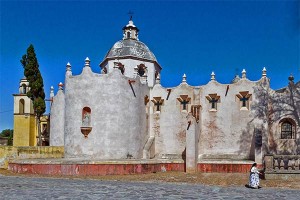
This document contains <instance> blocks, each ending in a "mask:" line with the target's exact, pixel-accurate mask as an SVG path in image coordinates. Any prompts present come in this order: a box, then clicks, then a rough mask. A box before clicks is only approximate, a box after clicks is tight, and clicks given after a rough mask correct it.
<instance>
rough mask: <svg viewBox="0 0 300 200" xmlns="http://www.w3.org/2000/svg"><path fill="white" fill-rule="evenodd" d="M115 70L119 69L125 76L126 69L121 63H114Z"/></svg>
mask: <svg viewBox="0 0 300 200" xmlns="http://www.w3.org/2000/svg"><path fill="white" fill-rule="evenodd" d="M114 68H118V69H119V70H120V71H121V73H122V74H124V72H125V67H124V65H123V64H122V63H120V62H115V63H114Z"/></svg>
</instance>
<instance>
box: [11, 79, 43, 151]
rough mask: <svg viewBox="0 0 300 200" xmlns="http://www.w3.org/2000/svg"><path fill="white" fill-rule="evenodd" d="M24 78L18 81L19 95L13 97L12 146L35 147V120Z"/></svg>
mask: <svg viewBox="0 0 300 200" xmlns="http://www.w3.org/2000/svg"><path fill="white" fill-rule="evenodd" d="M28 85H29V82H28V81H27V80H26V78H25V77H24V78H22V79H21V80H20V86H19V94H13V96H14V138H13V146H36V144H37V132H38V131H37V120H36V118H35V115H34V110H33V105H32V101H31V100H30V98H28V97H27V95H26V93H27V92H28V91H29V90H30V88H29V86H28Z"/></svg>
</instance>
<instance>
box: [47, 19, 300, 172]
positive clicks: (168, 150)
mask: <svg viewBox="0 0 300 200" xmlns="http://www.w3.org/2000/svg"><path fill="white" fill-rule="evenodd" d="M138 33H139V29H138V28H137V27H136V26H135V25H134V23H133V21H132V19H130V21H129V23H128V24H127V25H126V26H125V27H124V28H123V38H122V39H121V40H119V41H117V42H116V43H115V44H114V45H113V46H112V48H111V49H110V50H109V51H108V53H107V54H106V56H105V57H104V59H103V61H102V62H101V63H100V64H99V66H100V69H99V73H96V72H93V71H92V70H91V68H90V60H89V58H86V60H85V64H84V67H83V69H82V73H81V74H78V75H75V74H73V73H72V67H71V64H70V63H68V64H67V66H66V72H65V82H64V84H62V83H60V84H59V90H58V92H57V93H56V95H54V89H53V87H52V89H51V95H50V96H51V98H52V106H51V117H50V121H51V123H50V133H51V134H50V145H51V146H64V148H65V149H64V150H65V158H91V159H103V160H110V159H147V160H148V159H154V160H155V159H156V160H160V159H169V160H172V159H184V160H185V161H186V163H187V168H190V169H191V170H192V169H195V168H197V165H199V164H201V163H202V164H205V163H213V162H218V161H221V162H239V161H255V162H257V163H258V164H263V162H264V156H266V155H274V156H275V155H299V154H300V137H299V136H300V119H299V115H300V82H298V83H294V78H293V77H292V76H291V77H289V78H288V80H287V83H288V86H287V87H285V88H282V89H280V90H272V89H271V88H270V80H269V78H268V77H267V70H266V69H265V68H263V69H262V72H261V79H259V80H257V81H251V80H249V79H247V74H246V71H245V70H243V71H242V74H241V77H239V76H236V77H235V78H234V79H233V80H232V82H231V83H228V84H221V83H219V82H218V81H217V80H216V78H215V74H214V72H212V74H211V80H210V81H209V82H208V83H207V84H206V85H200V86H190V85H189V84H188V79H187V77H186V76H185V75H183V77H182V82H181V84H180V85H178V86H176V87H172V88H165V87H163V86H162V85H161V84H160V79H161V78H168V77H160V71H161V69H162V67H161V66H160V64H159V62H158V61H157V59H156V57H155V56H154V54H153V53H152V52H151V50H150V49H149V48H148V47H147V46H146V45H145V44H144V43H143V42H141V41H140V40H139V34H138ZM297 162H298V161H297ZM299 162H300V161H299ZM298 167H299V164H298Z"/></svg>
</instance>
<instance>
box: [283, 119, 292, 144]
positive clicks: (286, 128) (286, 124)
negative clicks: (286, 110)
mask: <svg viewBox="0 0 300 200" xmlns="http://www.w3.org/2000/svg"><path fill="white" fill-rule="evenodd" d="M280 132H281V139H294V138H295V122H294V121H293V120H292V119H283V120H281V123H280Z"/></svg>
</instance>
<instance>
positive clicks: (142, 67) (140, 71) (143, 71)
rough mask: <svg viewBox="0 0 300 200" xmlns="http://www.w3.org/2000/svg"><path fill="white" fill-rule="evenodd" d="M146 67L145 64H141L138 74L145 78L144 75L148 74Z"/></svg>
mask: <svg viewBox="0 0 300 200" xmlns="http://www.w3.org/2000/svg"><path fill="white" fill-rule="evenodd" d="M145 69H146V66H145V65H144V64H140V65H138V74H139V75H140V76H144V74H145V73H146V70H145Z"/></svg>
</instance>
